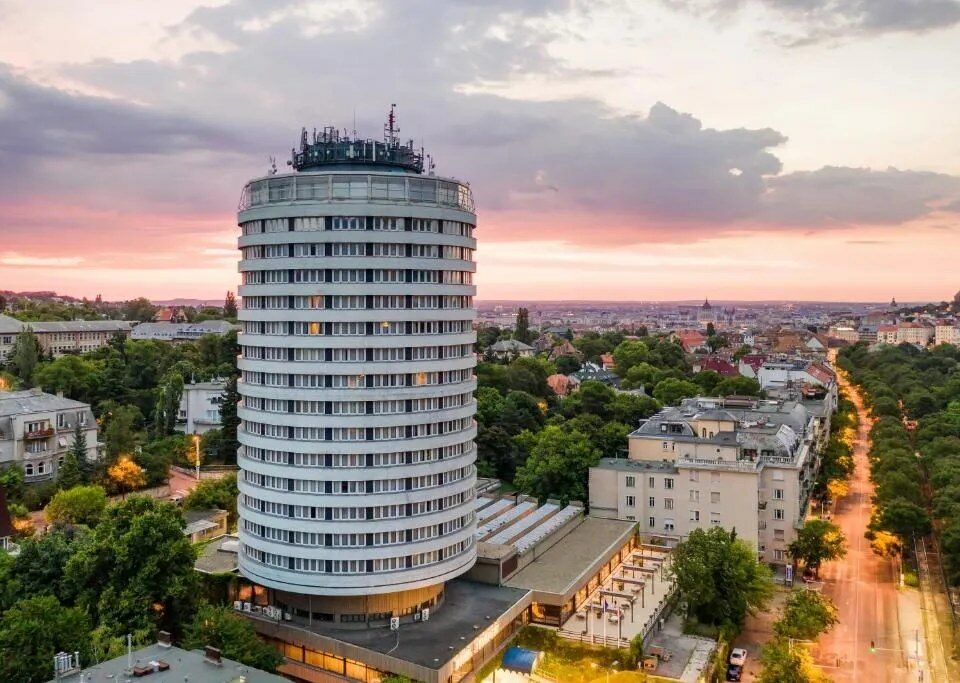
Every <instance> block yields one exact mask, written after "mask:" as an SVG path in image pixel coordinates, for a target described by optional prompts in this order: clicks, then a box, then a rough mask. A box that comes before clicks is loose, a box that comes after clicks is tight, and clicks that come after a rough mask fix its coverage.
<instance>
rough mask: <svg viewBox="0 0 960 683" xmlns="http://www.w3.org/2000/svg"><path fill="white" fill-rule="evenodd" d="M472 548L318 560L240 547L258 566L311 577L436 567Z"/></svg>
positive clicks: (456, 546) (463, 546) (457, 546)
mask: <svg viewBox="0 0 960 683" xmlns="http://www.w3.org/2000/svg"><path fill="white" fill-rule="evenodd" d="M472 545H473V541H472V540H466V541H460V542H459V543H454V544H452V545H449V546H447V547H446V548H441V549H440V550H431V551H429V552H424V553H414V554H412V555H402V556H400V557H386V558H381V559H376V560H318V559H314V558H306V557H285V556H283V555H276V554H274V553H268V552H265V551H263V550H258V549H257V548H251V547H250V546H247V545H245V546H244V547H243V550H244V553H245V554H246V555H247V557H249V558H251V559H253V560H256V561H257V562H260V563H261V564H265V565H268V566H271V567H278V568H281V569H291V570H294V571H298V572H309V573H311V574H372V573H376V572H388V571H396V570H399V569H411V568H414V567H423V566H426V565H431V564H437V563H438V562H442V561H443V560H445V559H449V558H451V557H455V556H457V555H459V554H461V553H462V552H463V551H465V550H467V549H468V548H470V547H471V546H472Z"/></svg>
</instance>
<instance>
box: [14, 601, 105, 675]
mask: <svg viewBox="0 0 960 683" xmlns="http://www.w3.org/2000/svg"><path fill="white" fill-rule="evenodd" d="M91 628H92V625H91V623H90V619H89V618H88V617H87V615H86V614H84V612H83V610H80V609H77V608H73V607H64V606H63V605H61V604H60V603H59V602H58V601H57V599H56V598H55V597H53V596H52V595H40V596H35V597H30V598H26V599H24V600H21V601H20V602H18V603H16V604H15V605H14V606H13V607H11V608H10V609H9V610H7V612H6V613H5V614H4V615H3V618H2V619H0V652H3V653H4V654H3V657H0V680H4V681H11V683H12V682H13V681H22V682H24V683H44V681H48V680H50V671H51V663H52V661H53V655H54V654H56V653H58V652H71V653H72V652H79V653H80V661H81V662H89V661H90V659H91V657H90V655H91V642H90V630H91Z"/></svg>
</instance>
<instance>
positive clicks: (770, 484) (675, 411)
mask: <svg viewBox="0 0 960 683" xmlns="http://www.w3.org/2000/svg"><path fill="white" fill-rule="evenodd" d="M833 406H834V403H833V400H832V398H831V394H830V393H829V392H827V394H826V398H825V399H823V400H818V401H802V402H801V401H799V400H777V401H768V400H759V399H757V400H754V399H744V398H741V397H737V398H726V399H723V398H694V399H687V400H685V401H683V403H681V405H680V406H677V407H671V408H665V409H663V410H661V411H660V412H659V413H657V414H656V415H654V416H653V417H651V418H650V419H648V420H646V421H645V422H643V423H642V424H641V425H640V427H639V428H638V429H637V430H636V431H634V432H633V433H632V434H630V437H629V455H628V457H627V458H605V459H603V460H601V462H600V464H599V465H597V466H596V467H592V468H591V469H590V514H591V515H594V516H598V517H607V518H615V519H623V520H630V521H636V522H637V523H638V525H639V528H640V531H641V533H647V534H653V535H663V536H667V537H676V538H681V539H682V538H684V537H685V536H687V535H689V534H690V532H691V531H693V529H696V528H709V527H711V526H721V527H723V528H725V529H736V531H737V534H738V535H739V536H740V537H741V538H743V539H744V540H746V541H748V542H749V543H750V544H752V545H753V546H754V547H755V548H756V549H757V552H758V556H759V557H760V559H761V560H763V561H764V562H768V563H770V564H786V563H787V562H789V558H788V557H787V554H786V548H787V546H788V545H789V544H790V543H791V542H792V541H793V540H794V539H795V538H796V532H797V529H798V528H799V527H801V526H802V525H803V520H804V517H805V513H806V509H807V504H808V500H809V496H810V490H811V488H812V487H813V483H814V479H815V477H816V474H817V470H818V468H819V464H820V457H819V453H820V452H821V450H822V448H823V447H824V446H825V445H826V442H827V439H828V438H829V431H830V416H831V413H832V411H833Z"/></svg>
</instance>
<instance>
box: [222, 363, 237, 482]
mask: <svg viewBox="0 0 960 683" xmlns="http://www.w3.org/2000/svg"><path fill="white" fill-rule="evenodd" d="M239 402H240V393H239V392H238V391H237V378H236V376H235V375H234V376H231V377H230V378H229V379H228V380H227V385H226V387H225V389H224V391H223V403H221V404H220V430H221V432H222V438H221V440H220V448H221V452H220V458H221V460H223V462H224V463H227V464H234V463H236V462H237V451H238V450H239V449H240V441H239V440H238V439H237V429H239V427H240V418H239V416H238V415H237V404H238V403H239Z"/></svg>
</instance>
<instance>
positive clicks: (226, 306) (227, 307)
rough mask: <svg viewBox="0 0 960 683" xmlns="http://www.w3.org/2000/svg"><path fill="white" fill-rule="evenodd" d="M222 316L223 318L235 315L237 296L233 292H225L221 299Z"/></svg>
mask: <svg viewBox="0 0 960 683" xmlns="http://www.w3.org/2000/svg"><path fill="white" fill-rule="evenodd" d="M223 316H224V317H225V318H236V317H237V297H236V295H235V294H234V293H233V292H227V296H226V298H225V299H224V300H223Z"/></svg>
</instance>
